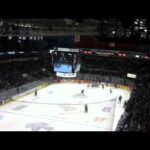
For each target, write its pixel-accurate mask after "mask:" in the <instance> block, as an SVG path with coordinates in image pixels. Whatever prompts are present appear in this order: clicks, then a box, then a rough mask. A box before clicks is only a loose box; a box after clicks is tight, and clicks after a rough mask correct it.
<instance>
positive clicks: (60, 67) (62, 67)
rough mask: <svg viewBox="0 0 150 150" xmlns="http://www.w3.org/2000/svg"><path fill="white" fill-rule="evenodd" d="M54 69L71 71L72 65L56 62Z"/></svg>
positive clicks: (65, 71) (56, 70)
mask: <svg viewBox="0 0 150 150" xmlns="http://www.w3.org/2000/svg"><path fill="white" fill-rule="evenodd" d="M54 71H55V72H64V73H72V65H70V64H60V63H56V64H54Z"/></svg>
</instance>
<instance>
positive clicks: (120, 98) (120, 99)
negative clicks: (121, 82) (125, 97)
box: [119, 95, 122, 103]
mask: <svg viewBox="0 0 150 150" xmlns="http://www.w3.org/2000/svg"><path fill="white" fill-rule="evenodd" d="M121 101H122V96H121V95H120V96H119V103H121Z"/></svg>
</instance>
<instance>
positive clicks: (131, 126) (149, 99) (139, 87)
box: [116, 74, 150, 131]
mask: <svg viewBox="0 0 150 150" xmlns="http://www.w3.org/2000/svg"><path fill="white" fill-rule="evenodd" d="M124 109H125V113H124V114H123V115H122V117H121V119H120V121H119V123H118V126H117V129H116V130H117V131H150V74H146V75H143V76H142V77H140V79H139V80H137V82H136V86H135V89H133V90H132V93H131V96H130V99H129V101H127V102H126V103H125V104H124Z"/></svg>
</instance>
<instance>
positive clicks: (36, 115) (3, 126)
mask: <svg viewBox="0 0 150 150" xmlns="http://www.w3.org/2000/svg"><path fill="white" fill-rule="evenodd" d="M82 89H84V92H85V95H84V96H82V95H81V94H80V92H81V90H82ZM109 89H110V87H105V89H102V88H101V87H99V88H87V84H76V83H59V84H53V85H50V86H48V87H46V88H44V89H41V90H39V91H38V95H37V97H35V96H34V93H32V94H29V95H27V96H24V97H22V98H20V99H18V100H16V101H14V102H11V103H8V104H5V105H1V106H0V131H113V130H115V127H116V125H117V122H118V119H119V118H120V115H121V114H122V113H123V103H122V104H118V96H119V95H120V94H121V95H122V96H123V101H124V100H126V99H128V98H129V96H130V92H128V91H125V90H120V89H114V88H112V90H113V93H112V94H110V93H109ZM115 97H117V100H113V101H110V100H111V99H112V98H115ZM85 103H87V104H88V113H85V112H84V104H85Z"/></svg>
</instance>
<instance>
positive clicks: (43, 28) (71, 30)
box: [0, 18, 150, 40]
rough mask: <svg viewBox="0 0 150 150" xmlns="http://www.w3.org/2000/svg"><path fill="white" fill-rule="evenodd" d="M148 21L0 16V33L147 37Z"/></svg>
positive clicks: (16, 34) (149, 22) (142, 19)
mask: <svg viewBox="0 0 150 150" xmlns="http://www.w3.org/2000/svg"><path fill="white" fill-rule="evenodd" d="M149 32H150V20H149V19H145V18H129V19H128V18H127V19H121V18H117V19H115V18H104V19H75V18H73V19H68V18H66V19H62V18H61V19H34V18H33V19H0V36H9V35H12V36H31V35H37V36H38V35H42V36H54V35H56V36H57V35H76V34H79V35H98V36H100V37H112V38H131V37H132V38H139V39H145V40H149V39H150V35H149Z"/></svg>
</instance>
